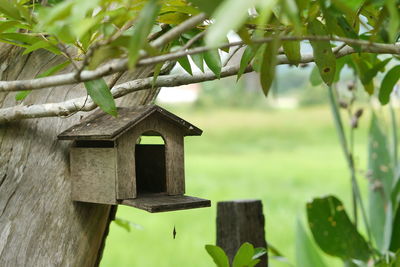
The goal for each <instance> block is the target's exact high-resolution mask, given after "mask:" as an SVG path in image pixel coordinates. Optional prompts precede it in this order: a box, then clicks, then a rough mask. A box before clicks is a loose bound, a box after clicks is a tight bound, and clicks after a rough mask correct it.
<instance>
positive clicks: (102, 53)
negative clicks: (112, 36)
mask: <svg viewBox="0 0 400 267" xmlns="http://www.w3.org/2000/svg"><path fill="white" fill-rule="evenodd" d="M122 53H123V52H122V51H121V49H119V47H113V46H111V45H106V46H101V47H99V49H96V50H95V51H94V53H93V56H92V57H91V59H90V61H89V65H88V69H89V70H93V69H95V68H97V67H98V66H99V65H101V64H102V63H104V62H105V61H107V60H109V59H112V58H116V57H118V56H120V55H121V54H122Z"/></svg>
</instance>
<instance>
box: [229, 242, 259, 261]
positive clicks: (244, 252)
mask: <svg viewBox="0 0 400 267" xmlns="http://www.w3.org/2000/svg"><path fill="white" fill-rule="evenodd" d="M253 255H254V247H253V245H252V244H250V243H248V242H245V243H243V244H242V245H241V246H240V248H239V249H238V251H237V252H236V255H235V257H234V258H233V263H232V267H244V266H248V265H249V263H250V262H251V261H252V260H253Z"/></svg>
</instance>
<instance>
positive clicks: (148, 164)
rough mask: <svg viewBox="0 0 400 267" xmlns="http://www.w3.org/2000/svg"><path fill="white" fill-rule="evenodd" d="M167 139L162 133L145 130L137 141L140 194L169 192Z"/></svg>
mask: <svg viewBox="0 0 400 267" xmlns="http://www.w3.org/2000/svg"><path fill="white" fill-rule="evenodd" d="M165 147H166V144H165V141H164V139H163V137H162V136H161V134H159V133H155V132H145V133H143V134H142V136H140V137H139V138H138V140H137V141H136V147H135V161H136V162H135V164H136V190H137V194H138V195H143V194H155V193H165V192H167V180H166V168H165V166H166V164H165Z"/></svg>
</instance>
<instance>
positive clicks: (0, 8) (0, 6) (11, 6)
mask: <svg viewBox="0 0 400 267" xmlns="http://www.w3.org/2000/svg"><path fill="white" fill-rule="evenodd" d="M0 12H1V13H3V14H4V15H6V16H8V17H10V18H13V19H15V20H20V19H22V17H21V15H20V14H19V10H18V8H17V6H16V5H15V3H14V2H13V1H8V0H0Z"/></svg>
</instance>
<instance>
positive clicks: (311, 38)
mask: <svg viewBox="0 0 400 267" xmlns="http://www.w3.org/2000/svg"><path fill="white" fill-rule="evenodd" d="M398 10H399V9H398V3H397V1H395V0H390V1H379V0H355V1H343V0H333V1H319V0H317V1H312V0H296V1H295V0H286V1H280V0H251V1H235V0H225V1H214V0H207V1H204V0H203V1H202V0H190V1H184V0H165V1H157V0H149V1H145V0H137V1H122V0H121V1H117V0H116V1H109V0H96V1H84V2H82V1H78V0H70V1H67V0H66V1H57V0H55V1H42V2H37V1H26V0H20V1H17V0H15V1H9V0H0V13H1V14H0V41H1V42H2V43H3V44H2V45H1V48H0V58H1V62H2V64H1V68H0V73H1V77H2V78H1V81H0V100H1V102H0V107H1V109H0V123H1V124H0V151H1V157H0V166H1V169H0V172H1V173H0V225H2V226H3V227H1V228H0V265H5V266H10V265H12V266H14V265H18V266H26V265H27V266H29V265H34V266H38V265H39V266H42V265H44V266H49V265H63V266H64V265H67V266H92V265H95V264H97V263H98V262H99V259H100V255H101V251H102V247H103V245H104V238H105V236H106V234H107V229H108V224H109V221H110V219H112V217H113V213H114V212H115V209H114V208H111V207H109V206H104V205H89V204H82V203H73V202H71V201H70V198H69V181H68V172H69V170H68V158H67V150H68V145H66V144H61V143H58V142H57V141H56V136H57V134H58V133H59V132H61V131H62V130H64V129H66V128H67V127H69V126H71V125H73V124H74V123H76V122H77V121H79V120H80V119H81V118H82V117H84V116H85V114H84V112H90V111H92V110H94V109H95V108H96V107H100V109H102V110H103V111H104V112H107V113H109V114H110V115H113V116H117V110H116V106H117V105H118V106H135V105H144V104H147V103H150V102H152V101H153V100H154V97H155V96H156V95H157V88H159V87H161V86H165V87H168V86H176V85H182V84H189V83H196V82H201V81H206V80H213V79H219V78H223V77H227V76H233V75H237V77H238V79H239V78H240V77H241V75H243V73H245V72H250V71H256V72H258V73H259V74H260V83H261V85H262V88H263V92H264V94H265V95H268V93H269V89H270V87H271V83H272V81H273V79H274V75H275V66H276V65H277V64H291V65H296V66H297V65H299V64H303V63H309V62H315V63H316V66H317V68H318V71H315V72H314V73H319V74H320V77H321V79H322V81H323V82H325V83H326V84H327V85H328V86H329V88H330V92H332V94H331V96H332V97H333V98H332V99H334V95H333V91H332V88H331V85H332V84H333V83H334V82H335V81H337V80H339V78H340V71H341V69H342V68H343V67H344V66H345V65H346V66H348V67H350V68H352V69H353V70H354V72H355V73H356V75H357V77H358V79H360V81H361V83H362V84H363V86H364V88H365V90H366V91H367V92H368V93H369V94H370V95H374V94H375V95H377V96H378V98H379V100H380V101H381V103H382V104H386V103H388V101H389V96H390V93H391V91H392V90H393V87H394V85H395V83H396V82H397V80H398V77H399V75H398V72H399V68H398V66H395V67H394V68H392V69H391V70H390V71H388V72H387V74H386V76H385V78H384V79H383V81H382V84H381V86H380V88H379V90H375V86H374V77H375V76H376V75H377V74H378V73H379V72H385V66H386V65H387V64H388V63H389V61H397V60H398V58H397V56H398V54H399V52H400V45H398V44H397V43H396V41H397V37H398V36H397V35H398V32H399V23H400V20H399V12H398ZM233 14H234V15H233ZM233 32H234V33H235V34H236V36H238V37H240V40H239V41H232V38H230V39H228V38H227V35H228V34H231V35H233ZM307 43H310V44H311V46H312V49H313V53H310V54H307V53H306V54H304V53H301V51H302V50H301V47H302V46H303V44H307ZM240 47H245V50H244V53H243V56H242V58H241V62H240V64H239V65H227V62H228V61H229V59H230V58H231V56H233V55H234V54H235V53H236V52H237V51H238V50H239V48H240ZM220 53H229V54H228V56H227V60H226V61H225V62H224V63H222V61H221V57H220ZM382 54H389V55H391V56H390V57H386V58H383V57H382V56H381V55H382ZM189 58H191V60H192V61H193V62H194V64H196V65H197V66H198V67H199V69H200V70H202V72H199V73H198V72H193V71H192V68H191V64H190V61H189ZM176 62H178V63H179V64H180V65H181V66H182V67H183V68H184V69H185V71H186V72H187V73H186V74H175V75H169V74H168V73H169V70H170V69H171V67H173V66H174V64H175V63H176ZM204 63H205V64H204ZM204 65H207V66H208V68H209V70H207V71H205V70H204ZM138 91H140V92H138ZM117 98H120V100H118V102H117V103H116V100H115V99H117ZM51 117H53V118H51ZM27 118H30V120H22V119H27ZM39 118H41V119H39ZM350 163H351V161H350ZM353 181H354V182H355V183H354V190H353V191H354V196H355V201H354V205H355V208H354V210H355V212H354V219H355V220H356V218H357V216H356V215H357V212H356V211H357V203H359V202H360V200H359V198H357V194H358V193H357V190H358V189H357V183H356V181H355V180H353ZM390 203H391V204H392V206H391V210H392V211H396V210H397V207H398V199H390ZM361 260H365V257H364V255H363V258H362V259H361Z"/></svg>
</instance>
